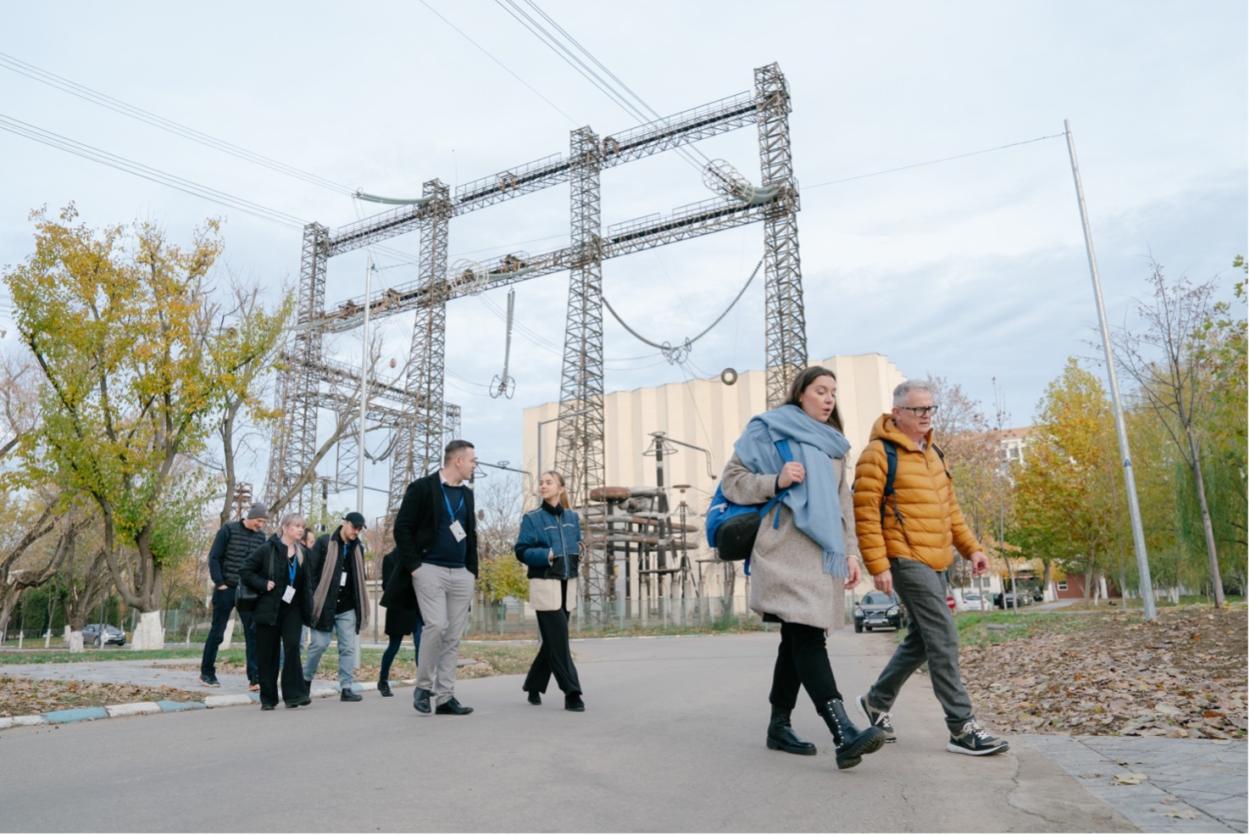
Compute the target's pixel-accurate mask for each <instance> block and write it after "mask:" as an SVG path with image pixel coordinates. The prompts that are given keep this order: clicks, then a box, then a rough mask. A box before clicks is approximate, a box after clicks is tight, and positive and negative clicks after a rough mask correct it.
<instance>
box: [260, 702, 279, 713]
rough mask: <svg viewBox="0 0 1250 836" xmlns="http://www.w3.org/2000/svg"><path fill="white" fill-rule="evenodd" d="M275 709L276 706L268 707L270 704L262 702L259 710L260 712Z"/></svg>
mask: <svg viewBox="0 0 1250 836" xmlns="http://www.w3.org/2000/svg"><path fill="white" fill-rule="evenodd" d="M275 708H277V706H276V705H270V704H269V703H267V702H263V703H261V704H260V710H261V711H273V710H274V709H275Z"/></svg>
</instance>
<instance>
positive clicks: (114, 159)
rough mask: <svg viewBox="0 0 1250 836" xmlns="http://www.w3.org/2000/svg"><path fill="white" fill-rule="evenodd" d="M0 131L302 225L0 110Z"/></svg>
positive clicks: (291, 217)
mask: <svg viewBox="0 0 1250 836" xmlns="http://www.w3.org/2000/svg"><path fill="white" fill-rule="evenodd" d="M0 130H5V131H8V132H9V133H12V134H16V135H18V136H23V137H26V138H27V139H32V140H34V141H35V142H39V143H42V144H43V145H47V146H49V147H51V148H57V149H59V150H61V151H67V152H69V153H70V154H74V155H75V156H78V157H82V158H83V159H86V160H91V161H92V162H97V163H101V164H102V165H107V166H109V167H110V168H115V169H117V170H118V171H124V172H126V173H128V174H133V175H135V176H136V177H142V178H143V179H145V180H150V181H152V182H153V183H160V184H161V185H163V186H169V187H170V188H173V189H177V190H178V191H180V192H184V193H186V194H189V195H193V196H195V197H200V198H204V199H205V200H209V201H212V202H213V203H217V204H220V205H222V206H226V207H229V208H231V209H238V210H239V211H242V212H246V213H248V214H250V215H255V216H256V217H258V218H263V219H264V220H268V221H273V222H274V223H280V224H285V225H287V226H293V227H297V228H303V226H304V224H305V221H304V220H303V219H301V218H297V217H296V216H294V215H291V214H289V213H287V212H283V211H281V210H278V209H271V208H270V207H268V206H264V205H262V204H260V203H256V202H255V201H252V200H248V199H246V198H242V197H239V196H238V195H233V194H230V193H229V192H223V191H221V190H220V189H214V188H212V187H211V186H205V185H203V184H200V183H196V182H195V181H193V180H187V179H186V178H184V177H178V176H177V175H174V174H170V173H169V172H166V171H161V170H160V169H158V168H153V167H152V166H148V165H144V164H143V163H139V162H135V161H134V160H129V159H126V158H125V157H122V156H119V155H117V154H113V153H111V152H109V151H104V150H102V149H100V148H96V147H95V146H92V145H87V144H86V143H83V142H78V141H77V140H74V139H70V138H69V137H66V136H62V135H61V134H58V133H54V132H52V131H47V130H44V129H43V128H40V127H38V126H36V125H32V124H30V123H29V122H23V121H21V120H20V119H14V118H12V117H10V116H6V115H4V114H3V113H0Z"/></svg>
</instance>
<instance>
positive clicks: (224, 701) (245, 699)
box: [204, 694, 252, 708]
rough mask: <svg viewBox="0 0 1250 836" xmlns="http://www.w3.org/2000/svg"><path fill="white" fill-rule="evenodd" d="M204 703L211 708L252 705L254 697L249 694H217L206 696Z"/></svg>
mask: <svg viewBox="0 0 1250 836" xmlns="http://www.w3.org/2000/svg"><path fill="white" fill-rule="evenodd" d="M204 705H206V706H208V707H209V708H225V707H226V706H228V705H252V698H251V697H249V696H248V695H247V694H217V695H215V696H212V697H205V698H204Z"/></svg>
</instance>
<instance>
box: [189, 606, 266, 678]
mask: <svg viewBox="0 0 1250 836" xmlns="http://www.w3.org/2000/svg"><path fill="white" fill-rule="evenodd" d="M235 591H236V590H235V588H234V587H230V588H228V589H214V590H213V623H212V626H211V627H209V630H208V639H207V640H206V641H205V642H204V654H203V656H201V657H200V675H201V676H205V677H210V676H216V675H217V648H219V647H220V646H221V643H222V641H223V640H224V639H225V637H226V622H227V621H229V620H230V613H231V612H232V611H233V610H234V597H235ZM239 621H240V622H241V623H242V624H243V642H244V645H245V647H246V648H247V651H246V654H245V655H246V658H247V681H248V684H254V683H256V682H258V681H259V680H258V678H257V677H258V676H259V674H257V673H256V616H254V615H253V614H252V613H250V612H241V613H239Z"/></svg>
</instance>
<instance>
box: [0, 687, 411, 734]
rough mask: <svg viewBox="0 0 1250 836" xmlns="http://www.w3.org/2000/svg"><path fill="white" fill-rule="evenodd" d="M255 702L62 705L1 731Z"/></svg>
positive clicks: (242, 697) (319, 695)
mask: <svg viewBox="0 0 1250 836" xmlns="http://www.w3.org/2000/svg"><path fill="white" fill-rule="evenodd" d="M390 683H391V686H392V687H402V686H406V685H416V684H417V681H416V680H415V679H393V680H391V681H390ZM352 690H353V691H356V692H361V691H376V690H378V683H376V682H356V683H353V684H352ZM338 695H339V688H338V686H337V685H334V686H328V685H315V686H313V689H312V693H311V694H310V696H312V697H313V698H315V699H328V698H330V697H337V696H338ZM258 702H260V695H259V694H257V693H256V692H254V691H253V692H250V693H246V694H213V695H211V696H207V697H205V698H204V699H203V700H195V701H192V702H179V701H177V700H157V701H155V702H130V703H121V704H119V705H98V706H90V707H87V708H65V709H61V710H59V711H46V712H44V713H43V714H23V715H19V716H16V717H0V731H3V730H4V729H12V728H18V727H20V726H44V725H53V726H61V725H66V724H68V723H81V722H85V721H88V720H108V719H112V718H113V717H137V716H139V715H143V714H176V713H178V712H180V711H198V710H200V709H208V708H213V709H216V708H230V707H231V706H236V705H256V704H257V703H258Z"/></svg>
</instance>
